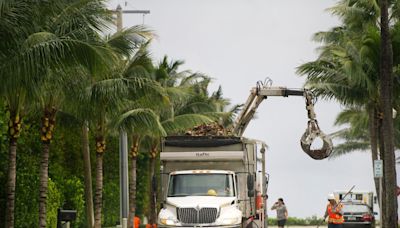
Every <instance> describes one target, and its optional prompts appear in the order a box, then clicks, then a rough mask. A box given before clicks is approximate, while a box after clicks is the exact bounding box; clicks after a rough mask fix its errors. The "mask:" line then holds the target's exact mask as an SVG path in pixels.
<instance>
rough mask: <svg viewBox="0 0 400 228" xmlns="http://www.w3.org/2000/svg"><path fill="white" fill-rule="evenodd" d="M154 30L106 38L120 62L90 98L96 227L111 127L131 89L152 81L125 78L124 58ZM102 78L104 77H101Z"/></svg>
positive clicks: (94, 85) (92, 89) (135, 30)
mask: <svg viewBox="0 0 400 228" xmlns="http://www.w3.org/2000/svg"><path fill="white" fill-rule="evenodd" d="M150 36H151V31H149V30H147V29H145V28H144V27H142V26H134V27H131V28H129V29H126V30H122V31H120V32H117V33H116V34H114V35H113V36H109V37H107V38H106V41H105V45H106V46H107V47H108V48H110V49H111V50H113V51H114V53H115V54H116V57H117V58H116V59H117V60H118V59H119V61H118V62H116V63H115V67H114V68H113V69H112V71H108V75H104V76H103V77H104V79H99V80H98V81H95V82H94V83H92V85H91V86H90V89H89V94H88V97H90V99H89V100H90V104H91V106H92V107H93V110H92V113H93V115H92V118H91V121H92V122H93V123H94V125H95V142H96V191H95V192H96V193H95V227H101V214H102V191H103V155H104V152H105V150H106V136H107V133H108V131H109V129H108V124H109V123H110V121H111V120H112V119H113V118H116V117H117V116H118V115H119V112H120V110H121V109H122V108H124V103H125V102H124V101H125V99H126V97H127V96H128V94H129V88H130V87H132V86H133V87H135V88H141V87H142V86H143V85H144V84H145V83H146V82H148V80H146V79H144V78H140V77H133V78H124V75H123V74H121V70H120V69H122V68H121V67H119V65H121V64H124V61H125V60H123V58H129V54H131V53H132V51H134V50H135V49H138V48H139V47H140V44H141V43H144V42H145V41H146V39H147V38H148V37H150ZM98 76H100V75H98Z"/></svg>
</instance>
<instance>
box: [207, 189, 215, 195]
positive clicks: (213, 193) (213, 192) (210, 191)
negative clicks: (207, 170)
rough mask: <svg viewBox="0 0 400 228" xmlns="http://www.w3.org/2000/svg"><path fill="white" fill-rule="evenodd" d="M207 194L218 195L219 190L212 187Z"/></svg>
mask: <svg viewBox="0 0 400 228" xmlns="http://www.w3.org/2000/svg"><path fill="white" fill-rule="evenodd" d="M207 195H209V196H217V192H216V191H215V190H214V189H212V188H210V189H208V191H207Z"/></svg>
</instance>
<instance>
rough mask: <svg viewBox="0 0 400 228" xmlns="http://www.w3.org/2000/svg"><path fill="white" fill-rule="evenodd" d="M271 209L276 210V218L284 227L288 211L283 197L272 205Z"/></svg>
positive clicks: (281, 227)
mask: <svg viewBox="0 0 400 228" xmlns="http://www.w3.org/2000/svg"><path fill="white" fill-rule="evenodd" d="M271 210H276V219H277V220H278V227H279V228H283V227H284V226H285V224H286V220H287V218H288V211H287V208H286V205H285V202H283V199H282V198H279V199H278V201H277V202H276V203H274V205H273V206H272V207H271Z"/></svg>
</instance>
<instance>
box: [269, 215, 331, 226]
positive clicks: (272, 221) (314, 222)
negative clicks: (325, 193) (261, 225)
mask: <svg viewBox="0 0 400 228" xmlns="http://www.w3.org/2000/svg"><path fill="white" fill-rule="evenodd" d="M268 225H270V226H277V225H278V220H277V219H276V218H268ZM286 225H287V226H294V225H296V226H318V225H319V226H321V225H326V222H325V221H324V220H323V219H322V218H318V217H317V216H312V217H307V218H296V217H289V218H288V219H287V221H286Z"/></svg>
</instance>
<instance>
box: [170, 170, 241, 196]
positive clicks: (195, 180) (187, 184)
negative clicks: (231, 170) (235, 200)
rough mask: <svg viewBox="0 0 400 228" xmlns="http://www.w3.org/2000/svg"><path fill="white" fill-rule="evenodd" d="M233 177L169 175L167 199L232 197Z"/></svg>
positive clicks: (215, 174)
mask: <svg viewBox="0 0 400 228" xmlns="http://www.w3.org/2000/svg"><path fill="white" fill-rule="evenodd" d="M233 188H234V186H233V175H232V174H220V173H212V174H210V173H208V174H177V175H171V178H170V182H169V188H168V197H182V196H221V197H232V196H234V194H235V193H234V190H233Z"/></svg>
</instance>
